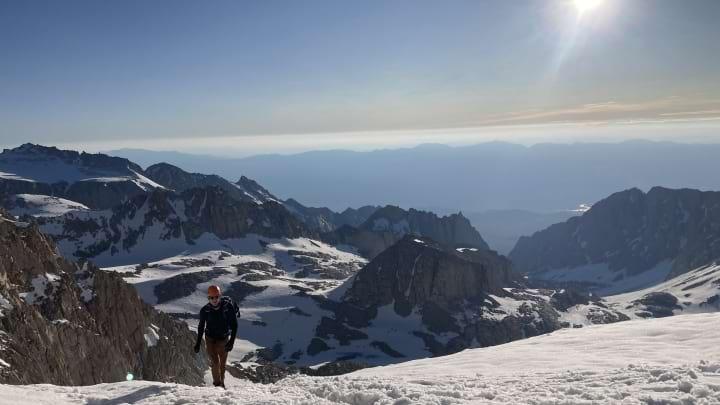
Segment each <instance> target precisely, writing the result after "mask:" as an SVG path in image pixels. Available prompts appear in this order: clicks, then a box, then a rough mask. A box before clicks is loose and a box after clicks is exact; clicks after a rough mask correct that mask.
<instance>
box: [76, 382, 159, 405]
mask: <svg viewBox="0 0 720 405" xmlns="http://www.w3.org/2000/svg"><path fill="white" fill-rule="evenodd" d="M170 389H171V388H170V387H159V386H157V385H152V386H150V387H145V388H140V389H139V390H137V391H135V392H131V393H129V394H126V395H123V396H121V397H117V398H111V399H106V398H103V399H89V400H88V401H87V402H86V404H87V405H120V404H134V403H135V402H137V401H140V400H143V399H146V398H149V397H153V396H156V395H161V394H163V392H164V391H169V390H170Z"/></svg>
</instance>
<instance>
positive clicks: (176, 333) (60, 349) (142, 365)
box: [0, 214, 207, 385]
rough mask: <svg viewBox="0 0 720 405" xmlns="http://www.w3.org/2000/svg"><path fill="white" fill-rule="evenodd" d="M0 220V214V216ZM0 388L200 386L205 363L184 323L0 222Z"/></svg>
mask: <svg viewBox="0 0 720 405" xmlns="http://www.w3.org/2000/svg"><path fill="white" fill-rule="evenodd" d="M0 215H1V214H0ZM0 241H1V242H0V358H2V359H3V360H4V361H5V362H6V363H8V364H9V366H8V367H0V382H2V383H6V384H37V383H49V384H58V385H88V384H98V383H103V382H115V381H124V380H125V379H126V376H127V374H128V373H132V374H133V375H134V376H135V378H141V379H147V380H156V381H172V382H178V383H184V384H192V385H200V384H202V383H203V373H204V370H205V367H206V364H207V359H206V358H205V356H204V355H203V354H201V355H196V354H195V353H194V352H193V351H192V346H193V344H194V340H195V335H194V333H193V332H191V331H190V330H189V329H188V327H187V325H186V324H185V323H184V322H178V321H175V320H173V319H171V318H170V317H169V316H168V315H165V314H162V313H159V312H157V311H155V310H154V309H153V308H152V307H150V306H148V305H146V304H144V303H143V302H142V301H141V300H140V298H139V296H138V295H137V293H136V291H135V289H134V288H133V287H132V286H130V285H128V284H126V283H125V282H124V281H123V280H122V278H121V277H120V276H119V275H117V274H114V273H108V272H103V271H100V270H98V269H97V268H95V267H93V266H92V265H90V264H85V265H84V266H83V267H78V266H77V265H76V264H74V263H71V262H68V261H66V260H64V259H62V258H61V257H60V256H58V255H57V253H56V249H55V246H54V244H53V242H52V241H51V240H50V239H49V238H48V237H46V236H45V235H43V234H41V233H40V232H39V231H38V229H37V228H36V227H34V226H27V225H24V224H18V223H14V222H12V221H9V220H7V219H4V218H3V217H0Z"/></svg>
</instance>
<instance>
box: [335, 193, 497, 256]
mask: <svg viewBox="0 0 720 405" xmlns="http://www.w3.org/2000/svg"><path fill="white" fill-rule="evenodd" d="M407 234H411V235H417V236H424V237H428V238H431V239H433V240H436V241H438V242H439V243H441V244H443V245H446V246H451V247H473V248H478V249H482V250H488V249H489V246H488V244H487V243H485V241H484V240H483V238H482V236H480V233H479V232H478V231H477V230H476V229H475V228H473V226H472V225H471V224H470V221H469V220H468V219H467V218H465V217H464V216H463V215H462V213H459V214H453V215H450V216H444V217H438V216H437V215H435V214H433V213H431V212H426V211H418V210H415V209H412V208H411V209H410V210H404V209H402V208H399V207H395V206H392V205H388V206H386V207H384V208H381V209H378V210H377V211H375V212H374V213H373V214H372V215H371V216H370V217H369V218H368V219H367V220H366V221H365V222H363V223H362V224H361V225H360V226H358V227H351V226H348V225H345V226H342V227H340V228H338V229H337V230H335V231H334V232H330V233H325V234H323V239H324V240H326V241H327V242H328V243H332V244H348V245H351V246H355V247H356V248H357V249H358V252H359V253H360V254H362V255H363V256H366V257H368V258H373V257H375V256H377V255H378V254H379V253H380V252H382V251H383V250H385V249H387V248H388V247H390V246H392V245H393V244H395V243H396V242H397V241H398V240H400V239H401V238H402V237H403V236H405V235H407Z"/></svg>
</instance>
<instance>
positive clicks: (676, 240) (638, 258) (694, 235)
mask: <svg viewBox="0 0 720 405" xmlns="http://www.w3.org/2000/svg"><path fill="white" fill-rule="evenodd" d="M509 257H510V259H511V260H512V261H513V264H514V266H515V269H516V270H517V271H520V272H528V273H531V274H535V273H544V272H552V273H553V275H555V276H563V275H562V274H560V273H561V272H563V271H564V272H565V273H566V274H570V272H571V271H572V269H575V268H578V269H582V268H583V267H587V266H597V265H603V266H606V267H607V270H608V272H609V275H608V277H607V278H609V280H605V282H606V283H607V282H610V283H612V282H615V283H622V282H623V281H624V280H627V279H630V278H631V277H633V276H637V275H640V274H643V273H644V272H647V271H650V270H652V269H654V268H657V266H659V265H660V264H661V263H663V262H666V263H670V264H669V265H668V268H667V271H666V273H665V274H664V278H665V279H669V278H672V277H675V276H677V275H680V274H683V273H685V272H687V271H689V270H691V269H694V268H697V267H699V266H702V265H706V264H708V263H710V262H712V261H713V260H715V259H717V258H720V192H710V191H706V192H703V191H698V190H691V189H680V190H673V189H667V188H662V187H654V188H652V189H651V190H650V191H649V192H647V193H644V192H642V191H641V190H638V189H630V190H625V191H622V192H619V193H615V194H613V195H611V196H609V197H608V198H606V199H604V200H602V201H600V202H598V203H596V204H595V205H593V207H592V208H591V209H590V210H589V211H587V212H586V213H585V214H583V215H582V216H580V217H573V218H570V219H569V220H568V221H566V222H564V223H559V224H555V225H552V226H550V227H549V228H547V229H545V230H543V231H540V232H537V233H535V234H534V235H532V236H530V237H522V238H520V240H519V241H518V243H517V245H516V246H515V248H514V249H513V251H512V252H511V253H510V256H509ZM564 269H565V270H564ZM580 272H582V271H580ZM578 276H581V274H578ZM588 281H590V282H592V281H593V280H592V279H590V280H588ZM659 281H662V279H661V280H659ZM600 284H602V283H600ZM600 286H601V287H602V285H600Z"/></svg>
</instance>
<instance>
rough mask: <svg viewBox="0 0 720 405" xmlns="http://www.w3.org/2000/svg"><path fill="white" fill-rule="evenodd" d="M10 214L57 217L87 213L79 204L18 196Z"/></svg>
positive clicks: (85, 207)
mask: <svg viewBox="0 0 720 405" xmlns="http://www.w3.org/2000/svg"><path fill="white" fill-rule="evenodd" d="M14 198H15V203H14V205H15V206H14V207H13V208H12V209H11V210H10V213H11V214H12V215H15V216H18V217H19V216H22V215H31V216H34V217H55V216H60V215H64V214H66V213H68V212H72V211H87V210H89V208H88V207H87V206H85V205H83V204H80V203H79V202H75V201H70V200H66V199H64V198H59V197H53V196H49V195H42V194H16V195H15V196H14Z"/></svg>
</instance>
